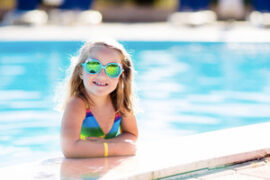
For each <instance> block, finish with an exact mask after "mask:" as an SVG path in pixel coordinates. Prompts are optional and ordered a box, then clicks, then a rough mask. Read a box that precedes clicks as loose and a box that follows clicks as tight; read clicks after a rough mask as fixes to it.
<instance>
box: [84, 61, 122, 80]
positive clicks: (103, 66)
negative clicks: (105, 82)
mask: <svg viewBox="0 0 270 180" xmlns="http://www.w3.org/2000/svg"><path fill="white" fill-rule="evenodd" d="M91 61H96V62H98V63H99V64H100V65H101V68H100V70H99V71H98V72H96V73H91V72H89V71H88V69H87V63H88V62H91ZM111 64H114V65H117V66H119V67H120V73H119V75H118V76H116V77H111V76H110V75H109V74H108V73H107V70H106V68H107V66H109V65H111ZM81 65H82V66H83V68H84V70H85V71H86V72H87V73H89V74H98V73H100V71H101V70H102V69H104V71H105V73H106V74H107V76H108V77H110V78H118V77H119V76H121V74H122V72H124V70H123V67H122V64H120V63H114V62H112V63H108V64H106V65H103V64H102V63H101V62H100V61H99V60H98V59H94V58H88V59H86V60H85V62H84V63H81Z"/></svg>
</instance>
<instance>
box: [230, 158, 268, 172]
mask: <svg viewBox="0 0 270 180" xmlns="http://www.w3.org/2000/svg"><path fill="white" fill-rule="evenodd" d="M265 164H266V163H265V162H264V161H263V160H260V161H251V162H246V163H242V164H238V165H235V166H234V167H233V169H234V170H236V171H240V170H245V169H250V168H257V167H261V166H264V165H265Z"/></svg>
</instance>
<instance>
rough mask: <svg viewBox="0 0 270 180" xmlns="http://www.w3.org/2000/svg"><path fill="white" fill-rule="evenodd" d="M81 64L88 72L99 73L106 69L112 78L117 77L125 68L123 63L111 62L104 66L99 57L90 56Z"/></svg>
mask: <svg viewBox="0 0 270 180" xmlns="http://www.w3.org/2000/svg"><path fill="white" fill-rule="evenodd" d="M81 65H82V66H83V67H84V70H85V71H86V72H88V73H89V74H98V73H99V72H100V71H101V70H102V69H104V70H105V72H106V74H107V75H108V76H109V77H110V78H117V77H119V76H120V75H121V73H122V72H123V68H122V65H121V64H119V63H109V64H106V65H105V66H103V65H102V64H101V62H100V61H99V60H97V59H91V58H89V59H87V60H86V61H85V62H84V63H82V64H81Z"/></svg>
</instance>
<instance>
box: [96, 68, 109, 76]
mask: <svg viewBox="0 0 270 180" xmlns="http://www.w3.org/2000/svg"><path fill="white" fill-rule="evenodd" d="M98 76H102V77H103V76H104V77H105V76H107V74H106V72H105V69H101V71H100V72H99V73H98Z"/></svg>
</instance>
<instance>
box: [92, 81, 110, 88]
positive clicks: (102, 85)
mask: <svg viewBox="0 0 270 180" xmlns="http://www.w3.org/2000/svg"><path fill="white" fill-rule="evenodd" d="M93 84H95V85H96V86H99V87H105V86H108V83H103V82H98V81H93Z"/></svg>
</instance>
